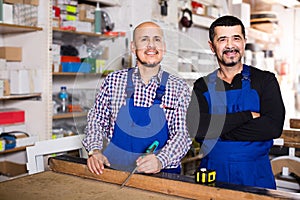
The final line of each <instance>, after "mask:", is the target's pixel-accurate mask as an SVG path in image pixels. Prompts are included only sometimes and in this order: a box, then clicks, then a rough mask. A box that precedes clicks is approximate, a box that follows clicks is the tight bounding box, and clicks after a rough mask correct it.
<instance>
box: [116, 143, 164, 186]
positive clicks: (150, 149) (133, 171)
mask: <svg viewBox="0 0 300 200" xmlns="http://www.w3.org/2000/svg"><path fill="white" fill-rule="evenodd" d="M158 145H159V142H158V141H157V140H155V141H154V142H153V143H152V144H151V145H150V146H149V147H148V148H147V150H146V152H145V153H144V154H143V156H146V155H148V154H151V153H153V152H154V151H155V150H156V148H157V147H158ZM137 168H138V166H136V167H135V168H134V170H132V172H131V173H130V174H129V176H128V177H127V178H126V180H125V181H124V182H123V183H122V185H121V188H122V187H123V186H125V184H126V183H127V182H128V181H129V179H130V177H131V176H132V175H133V174H134V173H135V171H136V170H137Z"/></svg>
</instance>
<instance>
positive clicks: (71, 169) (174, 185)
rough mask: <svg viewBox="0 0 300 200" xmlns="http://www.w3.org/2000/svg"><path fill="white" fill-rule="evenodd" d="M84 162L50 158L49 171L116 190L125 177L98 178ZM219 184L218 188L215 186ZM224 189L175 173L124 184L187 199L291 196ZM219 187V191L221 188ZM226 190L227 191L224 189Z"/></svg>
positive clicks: (110, 172)
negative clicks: (98, 183) (83, 179)
mask: <svg viewBox="0 0 300 200" xmlns="http://www.w3.org/2000/svg"><path fill="white" fill-rule="evenodd" d="M85 162H86V161H82V162H81V163H80V162H73V161H70V160H69V161H66V160H65V159H60V158H52V159H50V162H49V163H50V168H51V169H52V170H53V171H55V172H60V173H66V174H71V175H76V176H80V177H83V178H88V179H94V180H99V181H101V182H107V183H114V184H117V185H118V186H119V187H120V185H121V184H122V182H123V181H124V180H125V179H126V178H127V176H128V175H129V173H128V172H122V171H117V170H112V169H108V168H106V169H105V170H104V173H103V174H102V175H95V174H92V173H91V172H90V171H89V170H88V168H87V166H86V163H85ZM218 185H219V187H217V186H218ZM230 186H231V187H232V189H228V187H229V186H228V185H226V184H217V183H216V185H215V186H207V185H201V184H196V183H194V181H193V179H191V178H190V179H189V178H187V177H184V176H181V175H175V174H167V173H160V174H157V175H152V176H150V175H143V174H134V175H133V176H132V177H131V179H130V180H129V181H128V182H127V184H126V186H125V187H126V188H127V187H133V188H137V189H142V190H146V191H151V192H155V193H162V194H167V195H171V196H177V197H183V198H191V199H204V200H205V199H209V200H212V199H220V200H223V199H224V200H230V199H239V200H243V199H245V200H249V199H260V200H268V199H292V197H294V195H291V194H289V193H287V192H283V191H276V190H267V189H262V188H253V187H245V186H243V187H241V186H237V185H230ZM222 187H223V188H222ZM226 187H227V188H226ZM299 198H300V196H299Z"/></svg>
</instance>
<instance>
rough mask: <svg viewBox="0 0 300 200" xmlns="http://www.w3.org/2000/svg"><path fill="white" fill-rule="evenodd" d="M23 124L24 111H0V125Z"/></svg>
mask: <svg viewBox="0 0 300 200" xmlns="http://www.w3.org/2000/svg"><path fill="white" fill-rule="evenodd" d="M24 122H25V111H24V110H18V109H0V125H9V124H16V123H24Z"/></svg>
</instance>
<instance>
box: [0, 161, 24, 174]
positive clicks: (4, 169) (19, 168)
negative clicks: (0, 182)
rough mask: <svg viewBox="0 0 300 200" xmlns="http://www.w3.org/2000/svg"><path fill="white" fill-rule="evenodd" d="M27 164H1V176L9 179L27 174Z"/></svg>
mask: <svg viewBox="0 0 300 200" xmlns="http://www.w3.org/2000/svg"><path fill="white" fill-rule="evenodd" d="M26 173H27V169H26V164H18V163H14V162H10V161H2V162H0V174H2V175H4V176H8V177H13V176H18V175H21V174H26Z"/></svg>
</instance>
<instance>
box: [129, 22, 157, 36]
mask: <svg viewBox="0 0 300 200" xmlns="http://www.w3.org/2000/svg"><path fill="white" fill-rule="evenodd" d="M151 29H152V30H158V31H159V32H160V34H161V36H162V37H163V31H162V29H161V27H160V26H159V25H158V24H156V23H154V22H150V21H147V22H143V23H141V24H139V25H138V26H137V27H136V28H135V29H134V31H133V40H135V39H136V35H137V33H138V32H140V31H145V30H146V31H147V30H151Z"/></svg>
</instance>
